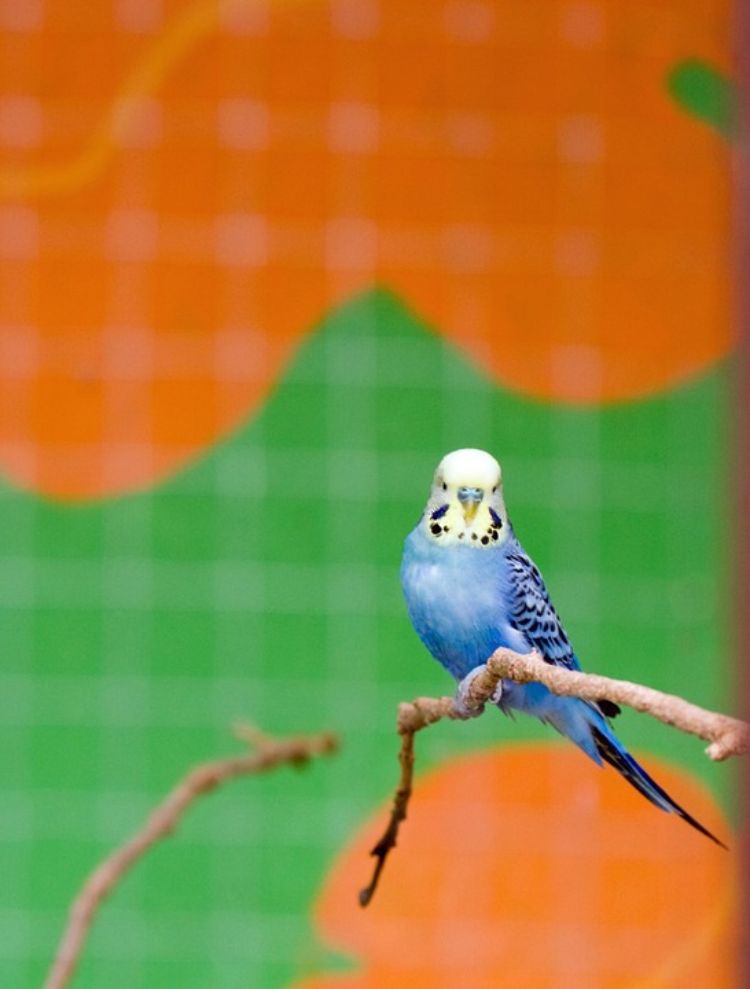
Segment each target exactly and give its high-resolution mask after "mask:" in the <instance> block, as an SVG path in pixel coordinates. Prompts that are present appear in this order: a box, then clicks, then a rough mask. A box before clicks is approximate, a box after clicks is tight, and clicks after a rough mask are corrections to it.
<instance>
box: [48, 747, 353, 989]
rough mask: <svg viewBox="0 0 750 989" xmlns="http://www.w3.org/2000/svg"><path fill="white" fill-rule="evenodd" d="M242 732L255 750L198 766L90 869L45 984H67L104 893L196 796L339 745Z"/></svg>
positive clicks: (57, 987) (60, 987)
mask: <svg viewBox="0 0 750 989" xmlns="http://www.w3.org/2000/svg"><path fill="white" fill-rule="evenodd" d="M237 734H238V735H239V736H240V737H241V738H243V739H244V740H245V741H248V742H250V743H252V745H253V746H254V747H255V751H254V752H252V753H249V754H246V755H240V756H234V757H231V758H228V759H219V760H217V761H216V762H207V763H205V764H204V765H200V766H195V767H194V768H193V769H191V770H190V771H189V772H188V773H187V775H186V776H185V777H184V778H183V779H182V780H181V781H180V782H179V783H178V784H177V786H175V788H174V789H173V790H172V791H171V792H170V793H169V794H167V796H166V797H165V798H164V800H163V801H162V802H161V803H160V804H159V806H158V807H156V809H155V810H154V811H153V812H152V813H151V814H150V816H149V817H148V818H147V820H146V821H145V823H144V824H143V826H142V827H141V828H140V829H139V830H138V831H137V832H136V833H135V834H134V835H133V837H132V838H130V839H129V840H128V841H126V842H125V844H124V845H121V846H120V848H118V849H116V850H115V851H114V852H112V854H111V855H110V856H109V857H108V858H106V859H105V860H104V861H103V862H102V863H101V864H100V865H99V866H98V867H97V868H96V869H95V870H94V871H93V872H92V873H91V875H90V876H89V877H88V879H87V880H86V882H85V883H84V884H83V887H82V889H81V891H80V892H79V893H78V896H77V897H76V898H75V900H74V901H73V905H72V907H71V909H70V915H69V918H68V926H67V929H66V930H65V933H64V934H63V937H62V939H61V941H60V944H59V946H58V949H57V954H56V956H55V959H54V961H53V963H52V967H51V968H50V971H49V974H48V975H47V980H46V982H45V983H44V989H64V987H65V986H67V985H68V983H69V982H70V979H71V978H72V976H73V973H74V971H75V969H76V966H77V964H78V961H79V959H80V957H81V952H82V950H83V946H84V944H85V941H86V937H87V935H88V932H89V930H90V928H91V925H92V923H93V921H94V917H95V916H96V912H97V910H98V909H99V907H100V905H101V903H102V901H103V900H104V898H105V897H106V896H107V895H108V894H109V893H110V892H111V891H112V890H113V889H114V887H115V886H116V885H117V883H118V882H120V880H121V879H122V877H123V876H124V875H125V874H126V873H127V872H128V871H129V869H131V868H132V866H133V865H134V864H135V863H136V862H137V861H138V859H140V858H142V857H143V856H144V855H145V854H146V852H148V850H149V849H150V848H151V847H152V845H155V844H156V842H157V841H160V840H161V839H162V838H166V837H167V835H169V834H171V833H172V832H173V831H174V830H175V829H176V827H177V825H178V824H179V823H180V820H181V819H182V816H183V815H184V813H185V811H186V810H187V809H188V807H190V805H191V804H192V803H193V802H194V801H195V800H197V799H198V798H199V797H202V796H203V795H204V794H206V793H210V792H211V791H212V790H215V789H216V788H217V787H219V786H221V785H222V784H223V783H227V782H229V781H230V780H233V779H237V778H238V777H240V776H254V775H256V774H258V773H265V772H268V771H269V770H271V769H275V768H276V767H277V766H281V765H284V764H290V765H295V766H300V765H304V764H305V763H307V762H309V760H310V759H312V758H313V757H315V756H319V755H327V754H328V753H331V752H334V751H335V749H336V747H337V740H336V738H335V736H334V735H332V734H329V733H326V734H322V735H311V736H308V737H303V736H300V737H298V738H288V739H279V740H274V739H270V738H268V737H267V736H265V735H263V734H261V733H260V732H258V731H257V730H255V729H252V728H246V727H242V728H239V729H237Z"/></svg>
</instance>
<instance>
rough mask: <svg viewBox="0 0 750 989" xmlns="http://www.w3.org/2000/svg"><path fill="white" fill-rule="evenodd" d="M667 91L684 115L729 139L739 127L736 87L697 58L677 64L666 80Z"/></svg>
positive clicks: (709, 65)
mask: <svg viewBox="0 0 750 989" xmlns="http://www.w3.org/2000/svg"><path fill="white" fill-rule="evenodd" d="M667 89H668V90H669V93H670V95H671V97H672V99H674V100H675V101H676V102H677V103H678V104H679V105H680V106H682V108H683V109H684V110H685V111H686V112H687V113H690V114H692V115H693V116H694V117H697V118H698V119H699V120H702V121H703V122H704V123H707V124H708V125H709V126H710V127H713V128H714V130H715V131H717V132H718V133H719V134H721V135H722V137H726V138H728V139H731V138H734V137H735V136H736V134H737V129H738V126H739V102H740V95H739V91H738V87H737V84H736V83H735V82H734V81H733V80H732V79H730V78H729V77H728V76H727V75H726V74H725V73H723V72H722V71H721V70H720V69H717V68H715V67H714V66H713V65H711V63H710V62H705V61H703V60H702V59H700V58H688V59H685V60H684V61H682V62H679V63H678V64H677V65H675V67H674V68H673V69H672V71H671V72H670V73H669V76H668V78H667Z"/></svg>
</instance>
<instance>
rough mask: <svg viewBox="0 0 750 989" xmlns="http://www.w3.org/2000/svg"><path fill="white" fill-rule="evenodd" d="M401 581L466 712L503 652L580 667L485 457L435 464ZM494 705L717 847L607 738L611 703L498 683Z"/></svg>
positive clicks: (456, 456)
mask: <svg viewBox="0 0 750 989" xmlns="http://www.w3.org/2000/svg"><path fill="white" fill-rule="evenodd" d="M401 582H402V586H403V590H404V595H405V597H406V604H407V608H408V611H409V617H410V618H411V621H412V624H413V625H414V628H415V629H416V631H417V634H418V635H419V637H420V639H421V640H422V642H423V643H424V644H425V645H426V646H427V648H428V649H429V651H430V652H431V653H432V655H433V656H434V657H435V658H436V659H437V660H439V662H440V663H442V665H443V666H444V667H445V668H446V669H447V670H448V672H449V673H451V674H452V675H453V676H454V677H455V678H456V680H457V681H459V688H458V693H457V698H456V703H457V704H458V705H459V707H460V706H462V705H463V704H464V702H465V697H466V690H467V687H468V685H469V683H470V682H471V680H472V678H473V677H474V676H476V674H477V673H478V672H479V669H480V668H481V667H482V666H483V664H484V663H485V662H486V661H487V659H488V658H489V657H490V655H491V654H492V653H493V652H494V651H495V649H498V648H499V647H501V646H504V647H506V648H509V649H513V650H515V651H516V652H520V653H527V652H530V651H531V650H532V649H535V650H537V651H538V652H539V653H540V654H541V655H542V657H543V658H544V659H545V660H546V661H547V662H548V663H554V664H556V665H558V666H565V667H568V668H569V669H574V670H577V669H580V665H579V663H578V658H577V656H576V654H575V652H574V651H573V647H572V646H571V644H570V642H569V641H568V637H567V635H566V634H565V630H564V628H563V626H562V623H561V622H560V619H559V617H558V615H557V612H556V611H555V609H554V607H553V606H552V603H551V601H550V599H549V595H548V593H547V588H546V587H545V585H544V580H543V579H542V576H541V574H540V573H539V570H538V569H537V567H536V566H535V565H534V563H533V562H532V560H531V559H530V558H529V557H528V556H527V554H526V553H525V552H524V549H523V547H522V546H521V544H520V542H519V541H518V539H517V538H516V535H515V533H514V532H513V528H512V526H511V524H510V521H509V519H508V513H507V511H506V508H505V502H504V499H503V487H502V473H501V469H500V465H499V464H498V462H497V460H495V458H494V457H492V456H491V455H490V454H489V453H485V452H484V451H483V450H456V451H454V452H453V453H449V454H448V455H447V456H446V457H444V458H443V460H441V462H440V464H439V465H438V468H437V470H436V472H435V476H434V479H433V482H432V489H431V491H430V497H429V499H428V501H427V505H426V507H425V510H424V513H423V515H422V517H421V519H420V520H419V522H418V523H417V525H416V527H415V528H414V530H413V531H412V532H411V533H410V534H409V536H408V537H407V539H406V544H405V547H404V557H403V563H402V566H401ZM492 701H493V702H494V703H496V704H497V705H498V707H499V708H500V709H501V710H502V711H503V712H505V713H506V714H507V713H509V712H510V711H522V712H524V713H525V714H531V715H534V716H535V717H537V718H539V719H540V720H541V721H543V722H546V723H547V724H550V725H552V726H553V727H554V728H556V729H557V731H559V732H560V733H561V734H563V735H566V736H567V737H568V738H570V739H571V740H572V741H573V742H575V743H576V745H578V746H580V748H582V749H583V751H584V752H585V753H586V754H587V755H588V756H590V757H591V758H592V759H593V760H594V761H595V762H596V763H598V764H599V765H602V762H607V763H609V764H610V765H611V766H613V767H614V768H615V769H616V770H617V771H618V772H619V773H620V775H621V776H623V777H624V778H625V779H626V780H627V781H628V783H630V784H631V785H632V786H634V787H635V788H636V790H638V791H639V793H642V794H643V796H644V797H646V798H647V799H648V800H650V801H651V803H653V804H655V805H656V806H657V807H659V808H661V809H662V810H665V811H669V812H671V813H674V814H678V815H679V816H680V817H681V818H682V819H683V820H684V821H687V823H688V824H691V825H692V826H693V827H694V828H697V830H698V831H700V832H702V833H703V834H705V835H707V837H709V838H711V839H712V840H713V841H715V842H717V844H722V843H721V842H720V841H719V840H718V838H716V837H715V836H714V835H712V834H711V833H710V831H708V830H707V829H706V828H704V827H703V825H702V824H700V823H699V822H698V821H696V820H695V818H694V817H692V816H691V815H690V814H688V812H687V811H686V810H684V809H683V808H682V807H680V806H679V804H677V803H676V802H675V801H674V800H673V799H672V798H671V797H670V796H669V794H668V793H666V792H665V791H664V790H663V789H662V787H660V786H659V784H658V783H656V782H655V780H653V779H652V778H651V777H650V776H649V774H648V773H647V772H646V771H645V769H643V767H642V766H640V765H639V764H638V762H636V760H635V759H634V758H633V756H632V755H630V753H629V752H628V751H627V750H626V749H625V747H624V746H623V745H622V743H621V742H620V741H619V739H618V738H617V736H616V735H615V733H614V732H613V730H612V728H611V726H610V722H609V718H612V717H614V716H615V715H616V714H619V708H618V707H617V705H615V704H613V703H611V702H609V701H606V700H603V701H600V702H599V703H598V704H592V703H589V702H587V701H583V700H580V699H579V698H576V697H558V696H556V695H554V694H552V693H551V692H550V691H549V690H548V689H547V688H546V687H545V686H543V685H542V684H539V683H529V684H518V683H514V682H512V681H509V680H504V681H502V683H501V684H500V685H499V686H498V690H497V691H496V693H495V695H494V696H493V697H492Z"/></svg>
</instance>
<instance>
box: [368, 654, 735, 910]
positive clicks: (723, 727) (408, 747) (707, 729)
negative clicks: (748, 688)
mask: <svg viewBox="0 0 750 989" xmlns="http://www.w3.org/2000/svg"><path fill="white" fill-rule="evenodd" d="M501 680H513V681H515V682H516V683H531V682H536V683H543V684H544V685H545V687H547V688H548V689H549V690H550V691H552V693H553V694H558V695H559V696H561V697H580V698H582V699H583V700H589V701H603V700H608V701H613V702H614V703H616V704H625V705H627V706H628V707H631V708H633V710H635V711H641V712H642V713H644V714H650V715H651V716H652V717H654V718H657V719H658V720H659V721H662V722H664V724H666V725H672V726H673V727H674V728H678V729H679V730H680V731H683V732H686V733H687V734H689V735H696V736H697V737H698V738H702V739H703V740H704V741H705V742H710V745H709V746H708V748H707V749H706V755H707V756H708V757H709V758H710V759H712V760H714V761H715V762H720V761H722V760H724V759H728V758H729V757H730V756H734V755H745V754H746V753H747V752H749V751H750V725H748V724H746V723H745V722H744V721H740V720H738V719H737V718H731V717H729V716H728V715H726V714H717V713H716V712H714V711H707V710H705V709H704V708H702V707H698V706H697V705H695V704H691V703H690V702H689V701H686V700H683V698H682V697H677V696H675V695H674V694H664V693H662V692H661V691H660V690H654V689H653V688H652V687H644V686H643V685H642V684H639V683H631V682H629V681H627V680H613V679H611V678H610V677H605V676H599V675H598V674H595V673H581V672H579V671H578V670H568V669H566V668H565V667H562V666H553V665H551V664H550V663H546V662H545V661H544V660H543V659H542V657H541V656H540V655H539V654H538V653H536V652H532V653H529V654H528V655H523V654H521V653H517V652H513V651H512V650H511V649H498V650H497V651H496V652H494V653H493V654H492V656H490V658H489V659H488V660H487V663H486V664H485V667H484V669H483V670H482V671H481V672H480V673H479V674H478V675H477V676H476V677H475V678H474V679H473V680H472V681H471V684H470V686H469V688H468V690H467V694H466V697H464V698H463V711H459V710H457V708H456V705H455V701H454V698H453V697H418V698H417V699H416V700H414V701H412V702H411V703H410V704H407V703H401V704H399V706H398V718H397V731H398V733H399V735H400V736H401V752H400V759H401V779H400V781H399V785H398V789H397V790H396V795H395V797H394V801H393V807H392V809H391V814H390V817H389V820H388V826H387V827H386V829H385V831H384V832H383V835H382V837H381V838H380V840H379V841H378V843H377V844H376V845H375V846H374V848H373V849H372V852H371V853H370V854H371V855H372V856H373V857H374V858H375V860H376V862H375V867H374V870H373V874H372V879H371V880H370V882H369V884H368V885H367V886H366V887H365V888H364V889H363V890H361V891H360V893H359V902H360V904H361V905H362V906H363V907H365V906H367V904H368V903H369V902H370V901H371V900H372V897H373V895H374V894H375V890H376V889H377V885H378V881H379V879H380V876H381V873H382V871H383V867H384V866H385V861H386V859H387V857H388V854H389V853H390V851H391V849H393V848H395V847H396V842H397V839H398V833H399V828H400V827H401V824H402V823H403V821H405V820H406V815H407V811H408V809H409V799H410V797H411V793H412V784H413V773H414V736H415V734H416V733H417V732H418V731H421V730H422V729H423V728H427V727H429V725H433V724H435V722H436V721H442V720H443V719H445V718H448V719H451V720H454V721H456V720H464V719H465V718H466V717H476V716H477V715H479V714H481V713H482V711H483V710H484V706H485V704H486V703H487V701H488V700H489V699H490V697H491V696H492V694H493V693H494V691H495V688H496V687H497V685H498V683H499V682H500V681H501Z"/></svg>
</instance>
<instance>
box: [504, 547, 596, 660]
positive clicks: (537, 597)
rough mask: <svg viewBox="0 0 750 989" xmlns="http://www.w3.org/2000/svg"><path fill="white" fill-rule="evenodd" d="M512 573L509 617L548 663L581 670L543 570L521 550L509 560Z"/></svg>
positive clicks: (508, 556) (508, 558)
mask: <svg viewBox="0 0 750 989" xmlns="http://www.w3.org/2000/svg"><path fill="white" fill-rule="evenodd" d="M506 559H507V561H508V565H509V567H510V570H511V579H510V580H509V582H508V588H509V600H508V618H509V621H510V624H511V626H512V627H513V628H514V629H516V630H517V631H518V632H520V633H521V634H522V635H523V636H524V637H525V638H526V640H527V642H528V644H529V648H530V649H536V651H537V652H538V653H539V654H540V655H541V656H542V658H543V659H544V660H545V661H546V662H547V663H552V664H553V665H554V666H565V667H567V669H569V670H579V669H580V668H581V667H580V665H579V663H578V659H577V658H576V655H575V653H574V652H573V647H572V646H571V644H570V642H569V641H568V636H567V635H566V634H565V629H564V628H563V626H562V622H561V621H560V618H559V616H558V614H557V612H556V611H555V609H554V606H553V604H552V602H551V601H550V599H549V594H548V592H547V588H546V587H545V584H544V579H543V577H542V575H541V574H540V573H539V568H538V567H537V566H536V564H535V563H534V562H533V561H532V560H531V559H529V557H528V556H527V555H526V553H524V552H523V550H522V549H520V547H519V548H518V549H516V550H514V551H513V552H512V553H509V554H508V555H507V557H506Z"/></svg>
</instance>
